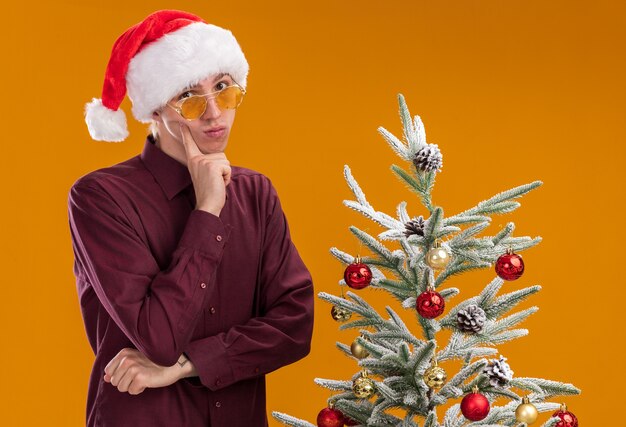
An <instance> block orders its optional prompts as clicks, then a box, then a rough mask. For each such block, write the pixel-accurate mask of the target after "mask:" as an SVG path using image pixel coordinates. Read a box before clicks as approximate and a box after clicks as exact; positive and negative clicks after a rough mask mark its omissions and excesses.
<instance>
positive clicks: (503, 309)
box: [272, 95, 580, 427]
mask: <svg viewBox="0 0 626 427" xmlns="http://www.w3.org/2000/svg"><path fill="white" fill-rule="evenodd" d="M398 101H399V105H400V116H401V119H402V124H403V128H404V142H403V141H401V140H400V139H399V138H397V137H396V136H394V135H393V134H392V133H390V132H389V131H387V130H386V129H384V128H382V127H381V128H379V132H380V133H381V134H382V136H383V137H384V139H385V140H386V141H387V142H388V143H389V145H390V146H391V148H392V149H393V150H394V152H395V153H396V154H397V155H398V156H399V157H400V158H401V159H402V160H404V161H406V162H407V163H408V165H409V168H410V170H409V171H407V170H405V169H403V168H401V167H399V166H397V165H393V166H392V168H391V169H392V170H393V172H394V173H395V174H396V175H397V177H398V178H399V179H400V180H401V181H402V182H403V183H405V184H406V185H407V186H408V188H409V189H410V190H411V191H413V192H414V193H416V194H417V195H418V197H419V199H420V201H421V202H422V204H423V205H424V206H425V207H426V209H427V211H428V215H426V216H422V215H419V216H414V217H413V219H411V216H409V213H408V212H407V203H406V202H401V203H400V204H399V205H398V208H397V218H394V217H392V216H390V215H388V214H385V213H383V212H380V211H377V210H375V209H374V207H373V206H372V205H371V204H370V203H369V202H368V201H367V199H366V197H365V194H364V193H363V191H362V190H361V188H360V186H359V185H358V183H357V181H356V180H355V179H354V177H353V176H352V173H351V171H350V168H349V167H348V166H345V167H344V176H345V179H346V181H347V183H348V185H349V187H350V189H351V190H352V192H353V193H354V196H355V198H356V200H346V201H344V204H345V205H346V206H348V207H349V208H351V209H354V210H355V211H357V212H359V213H361V214H363V215H364V216H365V217H367V218H369V219H371V220H372V221H374V222H375V223H377V224H378V225H380V226H381V227H382V228H383V229H384V230H383V231H382V232H380V233H379V234H378V236H377V237H374V236H372V235H370V234H368V233H366V232H364V231H362V230H360V229H358V228H357V227H354V226H352V227H350V231H351V232H352V233H353V234H354V235H355V236H356V237H357V238H358V240H359V241H360V242H361V243H362V244H363V245H365V246H366V247H367V248H368V249H369V250H370V251H371V252H372V255H371V256H363V257H361V256H360V255H357V256H353V255H350V254H348V253H346V252H344V251H341V250H339V249H337V248H331V253H332V255H334V256H335V257H336V258H337V259H338V260H339V261H341V262H342V263H343V264H344V266H346V275H345V276H344V277H345V279H344V280H341V281H340V284H341V285H346V280H348V281H349V283H348V285H349V286H350V287H351V288H353V289H355V290H357V291H355V292H353V291H348V292H347V293H346V295H347V297H348V298H344V297H343V295H342V296H341V297H339V296H334V295H331V294H328V293H325V292H320V293H319V294H318V297H319V298H321V299H323V300H325V301H327V302H329V303H331V304H333V306H334V307H337V308H341V309H343V310H345V311H347V312H349V313H352V314H353V315H355V316H353V317H352V318H351V321H346V322H344V323H342V324H341V326H340V327H339V329H341V330H344V329H348V328H359V329H360V331H359V332H360V334H361V336H360V337H358V338H356V339H355V340H354V342H353V343H352V346H350V345H347V344H344V343H341V342H338V343H337V347H338V348H339V349H340V350H341V351H342V352H343V353H345V354H346V355H348V356H350V357H353V358H354V360H355V362H356V363H355V364H358V366H355V369H356V372H355V373H354V374H353V376H352V378H351V379H350V380H343V381H342V380H329V379H321V378H316V379H315V382H316V383H317V384H318V385H321V386H323V387H325V388H328V389H330V390H333V391H336V392H338V393H337V394H335V395H334V396H332V397H331V398H330V399H329V401H330V402H331V403H332V405H333V407H335V408H336V409H337V410H338V411H340V412H341V413H342V414H343V415H344V416H345V417H346V420H352V421H351V422H350V425H364V426H398V427H400V426H402V427H461V426H473V427H479V426H482V427H491V426H500V425H505V426H518V427H524V426H526V425H528V424H529V423H533V422H534V421H535V419H536V418H537V414H538V413H541V412H553V416H552V417H551V418H550V419H549V420H547V421H546V422H545V424H544V426H546V427H548V426H556V425H561V424H558V423H562V422H564V421H563V420H564V419H565V420H566V422H570V421H569V420H575V416H574V415H573V414H571V413H570V412H569V411H567V412H566V411H565V409H563V407H562V406H561V403H554V402H548V401H547V400H548V399H552V398H554V397H556V396H563V395H572V394H579V393H580V390H579V389H578V388H576V387H574V386H573V385H571V384H567V383H562V382H557V381H551V380H546V379H542V378H530V377H515V376H514V375H513V374H514V371H513V370H512V369H511V368H510V366H509V363H507V358H505V357H503V356H500V357H499V358H497V359H487V357H488V356H493V355H495V354H497V353H498V350H497V349H496V348H494V346H495V345H498V344H501V343H504V342H506V341H510V340H513V339H516V338H519V337H522V336H524V335H527V333H528V331H527V330H525V329H515V328H514V327H515V326H516V325H517V324H519V323H520V322H522V321H523V320H524V319H526V318H527V317H528V316H530V315H531V314H533V313H534V312H535V311H537V307H531V308H528V309H525V310H522V311H518V312H516V313H513V314H508V312H509V311H510V310H511V309H513V308H514V307H515V306H516V305H517V304H518V303H520V302H521V301H523V300H524V299H526V298H527V297H529V296H531V295H532V294H534V293H536V292H538V291H539V290H540V289H541V288H540V286H538V285H534V286H529V287H525V288H522V289H518V290H513V291H511V292H508V293H503V294H498V292H499V291H500V289H501V287H502V285H503V284H504V281H505V280H507V281H514V280H515V282H513V283H519V282H521V281H522V280H523V279H521V280H520V278H521V276H522V273H523V271H524V263H523V261H522V258H521V256H520V255H519V254H518V252H521V251H524V250H526V249H528V248H530V247H532V246H535V245H536V244H538V243H539V242H540V241H541V238H540V237H536V238H534V239H531V238H530V237H527V236H525V237H513V236H512V233H513V230H514V228H515V226H514V224H513V223H512V222H509V223H508V224H506V226H505V227H503V228H502V229H501V230H500V231H498V232H497V233H496V235H495V236H483V237H477V235H478V234H479V233H480V232H482V231H483V230H484V229H485V228H487V227H488V226H489V225H490V222H491V217H490V216H489V215H491V214H505V213H508V212H511V211H513V210H515V209H517V208H518V207H519V206H520V204H519V202H517V201H514V200H513V199H515V198H518V197H521V196H523V195H524V194H526V193H528V192H529V191H531V190H533V189H535V188H537V187H538V186H540V185H541V184H542V183H541V181H534V182H532V183H530V184H526V185H521V186H519V187H516V188H513V189H511V190H508V191H504V192H502V193H499V194H497V195H495V196H493V197H491V198H490V199H487V200H484V201H481V202H480V203H478V204H477V205H476V206H475V207H473V208H471V209H468V210H465V211H463V212H461V213H458V214H456V215H452V216H448V217H445V216H444V211H443V208H442V207H441V206H438V205H436V204H434V203H433V201H432V197H431V192H432V188H433V186H434V183H435V177H436V174H437V173H438V172H440V171H441V168H442V166H443V156H442V153H441V151H440V150H439V147H438V146H437V145H435V144H428V143H426V135H425V131H424V127H423V125H422V121H421V119H420V117H419V116H415V117H414V119H413V120H412V119H411V116H410V114H409V111H408V108H407V106H406V103H405V101H404V97H403V96H402V95H398ZM462 225H466V226H467V227H466V228H464V229H462V228H461V227H460V226H462ZM384 241H393V242H397V245H398V249H394V250H392V249H389V248H388V247H387V246H386V245H385V244H384V243H383V242H384ZM494 267H495V270H496V273H497V276H496V277H494V279H493V280H492V281H491V282H490V283H489V284H487V286H486V287H485V288H484V289H483V290H482V292H480V293H479V295H476V296H473V297H471V298H467V299H465V300H464V301H458V302H457V304H456V305H453V304H452V303H451V302H450V300H452V299H453V298H454V297H457V296H458V295H459V294H460V293H461V290H459V289H457V288H454V287H446V286H445V285H446V281H447V280H448V279H450V278H451V277H452V276H455V275H459V274H461V273H468V272H470V271H471V270H476V269H482V268H491V269H492V271H493V269H494ZM348 272H350V273H351V274H352V275H350V274H348ZM360 272H366V273H365V276H366V277H362V274H361V273H360ZM370 272H371V277H370V274H369V273H370ZM510 284H511V283H510ZM366 286H369V287H370V288H373V289H378V290H385V291H387V292H389V293H390V294H391V295H392V296H393V297H394V298H395V299H397V300H398V301H400V303H401V305H402V307H403V308H405V309H408V310H413V311H414V313H415V316H416V319H417V322H416V323H417V325H418V327H419V328H420V329H421V330H420V332H421V334H419V335H420V336H419V337H418V336H417V335H415V334H414V332H413V331H412V328H409V327H408V326H407V325H406V323H405V322H404V321H403V320H402V319H401V318H400V316H398V314H397V313H396V311H394V310H393V309H392V308H391V307H389V306H387V307H386V311H387V314H388V315H389V318H388V319H385V318H383V316H381V315H380V314H379V313H378V312H376V310H374V308H373V307H372V306H371V305H370V304H368V302H367V301H366V296H367V295H368V294H367V291H365V290H363V288H364V287H366ZM369 295H372V294H369ZM457 299H459V298H458V297H457ZM444 329H447V330H449V331H450V333H451V335H450V337H449V339H448V341H447V343H441V342H438V341H437V333H438V332H440V331H442V330H444ZM442 344H444V345H442ZM355 347H358V348H359V352H358V356H359V357H356V356H355V355H354V348H355ZM438 349H440V350H438ZM364 355H365V356H364ZM455 359H456V360H459V361H460V362H461V364H462V366H461V368H460V369H459V370H458V371H457V372H454V373H450V372H447V373H446V371H444V370H443V368H442V367H440V366H438V365H437V363H438V362H445V361H451V360H455ZM496 399H498V401H499V402H500V401H502V400H504V401H505V403H504V404H497V403H496ZM450 403H452V404H451V405H450ZM443 405H447V406H448V408H447V410H446V411H445V414H441V413H438V412H437V408H438V407H441V406H443ZM320 406H323V405H320ZM392 410H393V411H394V413H397V412H399V411H401V412H402V413H403V417H397V416H396V415H394V414H392V413H391V411H392ZM555 410H556V411H557V412H554V411H555ZM441 412H443V411H441ZM272 415H273V416H274V418H276V419H277V420H279V421H281V422H282V423H284V424H286V425H290V426H295V427H314V425H313V424H311V423H309V422H307V421H304V420H301V419H298V418H295V417H293V416H289V415H286V414H283V413H280V412H273V413H272ZM354 422H356V423H357V424H354ZM520 423H521V424H520Z"/></svg>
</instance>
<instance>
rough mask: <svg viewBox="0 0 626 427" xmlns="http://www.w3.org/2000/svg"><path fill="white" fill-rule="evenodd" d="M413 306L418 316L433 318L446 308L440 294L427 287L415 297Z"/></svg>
mask: <svg viewBox="0 0 626 427" xmlns="http://www.w3.org/2000/svg"><path fill="white" fill-rule="evenodd" d="M415 308H416V309H417V312H418V313H419V314H420V316H422V317H425V318H427V319H434V318H435V317H437V316H439V315H440V314H441V313H443V310H444V309H445V308H446V301H445V300H444V299H443V297H442V296H441V294H439V293H438V292H435V291H433V290H431V289H429V290H427V291H425V292H422V294H421V295H420V296H418V297H417V302H416V303H415Z"/></svg>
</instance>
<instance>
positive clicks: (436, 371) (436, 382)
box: [424, 365, 448, 388]
mask: <svg viewBox="0 0 626 427" xmlns="http://www.w3.org/2000/svg"><path fill="white" fill-rule="evenodd" d="M446 378H448V375H447V374H446V371H444V370H443V368H441V367H439V366H437V365H434V366H431V367H430V368H428V369H426V372H424V382H425V383H426V385H427V386H428V387H430V388H440V387H441V386H443V384H444V383H445V382H446Z"/></svg>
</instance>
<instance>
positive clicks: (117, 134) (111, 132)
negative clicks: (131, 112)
mask: <svg viewBox="0 0 626 427" xmlns="http://www.w3.org/2000/svg"><path fill="white" fill-rule="evenodd" d="M85 122H87V128H88V129H89V134H90V135H91V137H92V138H93V139H95V140H96V141H109V142H121V141H124V140H125V139H126V137H128V127H127V126H126V115H125V114H124V111H123V110H121V109H119V110H117V111H113V110H110V109H108V108H107V107H105V106H104V105H102V100H101V99H97V98H94V99H93V100H92V101H91V102H89V103H87V104H86V105H85Z"/></svg>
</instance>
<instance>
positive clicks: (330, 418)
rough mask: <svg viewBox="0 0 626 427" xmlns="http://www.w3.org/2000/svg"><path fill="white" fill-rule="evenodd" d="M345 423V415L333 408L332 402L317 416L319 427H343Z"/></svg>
mask: <svg viewBox="0 0 626 427" xmlns="http://www.w3.org/2000/svg"><path fill="white" fill-rule="evenodd" d="M344 421H345V419H344V416H343V414H342V413H341V411H338V410H337V409H335V408H334V407H333V403H332V402H331V403H329V404H328V408H324V409H322V410H321V411H320V412H319V414H317V426H318V427H343V425H344Z"/></svg>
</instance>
